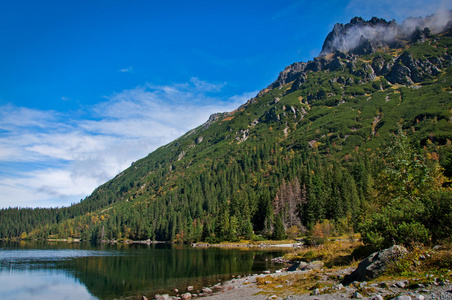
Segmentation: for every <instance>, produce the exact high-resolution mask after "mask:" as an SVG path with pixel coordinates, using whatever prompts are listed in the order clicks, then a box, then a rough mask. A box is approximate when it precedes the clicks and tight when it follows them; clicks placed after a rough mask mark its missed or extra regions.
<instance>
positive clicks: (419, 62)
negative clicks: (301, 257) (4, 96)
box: [0, 17, 452, 241]
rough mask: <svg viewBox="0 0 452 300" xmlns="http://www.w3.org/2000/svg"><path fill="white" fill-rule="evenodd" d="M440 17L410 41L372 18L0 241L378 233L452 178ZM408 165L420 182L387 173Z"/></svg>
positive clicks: (19, 222)
mask: <svg viewBox="0 0 452 300" xmlns="http://www.w3.org/2000/svg"><path fill="white" fill-rule="evenodd" d="M433 19H434V17H429V18H426V19H416V20H417V22H418V23H417V25H418V26H416V27H414V29H413V28H412V30H408V28H409V26H408V25H407V23H404V24H402V25H398V24H396V23H395V22H394V21H393V22H386V21H385V20H383V19H377V18H373V19H372V20H370V21H364V20H362V19H360V18H354V19H352V21H351V23H349V24H346V25H342V24H338V25H336V26H335V28H334V29H333V31H332V33H330V34H329V35H328V37H327V39H326V40H325V44H324V47H323V50H322V53H321V55H320V56H319V57H317V58H315V59H314V60H313V61H309V62H306V63H305V62H299V63H294V64H292V65H290V66H288V67H286V68H285V69H284V70H283V71H282V72H281V73H280V74H279V77H278V78H277V80H276V81H275V82H274V83H272V84H271V85H270V86H269V87H268V88H266V89H264V90H262V91H261V92H260V93H259V94H258V95H257V96H256V97H255V98H252V99H250V100H249V101H248V102H247V103H245V104H244V105H242V106H241V107H239V108H237V109H236V110H235V111H232V112H225V113H218V114H214V115H212V116H211V117H210V118H209V120H208V121H207V122H206V123H205V124H203V125H202V126H199V127H198V128H195V129H193V130H191V131H190V132H188V133H186V134H185V135H184V136H182V137H180V138H178V139H177V140H175V141H173V142H171V143H169V144H168V145H166V146H163V147H161V148H159V149H157V150H156V151H154V152H153V153H151V154H149V155H148V156H147V157H145V158H143V159H141V160H139V161H136V162H135V163H133V164H132V166H131V167H130V168H128V169H126V170H124V171H123V172H121V173H120V174H118V175H117V176H116V177H115V178H113V179H112V180H110V181H108V182H107V183H105V184H103V185H101V186H100V187H98V188H97V189H96V190H95V191H94V192H93V193H92V195H91V196H89V197H87V198H86V199H84V200H83V201H81V202H80V203H78V204H75V205H72V206H71V207H66V208H60V209H14V208H10V209H4V210H1V211H0V237H1V238H10V237H20V236H21V237H22V238H25V237H32V238H47V237H57V238H67V237H72V238H82V239H85V240H89V239H91V240H100V239H103V240H112V239H115V240H118V239H137V240H146V239H151V240H169V241H173V240H178V241H199V240H207V241H220V240H236V239H238V238H240V237H245V238H253V237H254V236H255V234H263V235H266V236H270V237H273V238H282V237H284V235H285V233H286V232H288V233H295V234H296V233H298V232H301V231H305V230H310V229H312V228H313V227H314V226H315V225H316V223H318V222H322V221H323V220H325V219H327V220H329V221H330V222H331V223H332V224H334V226H335V228H336V229H337V230H339V231H350V230H353V229H355V230H357V229H358V228H366V226H368V227H367V228H369V226H370V225H365V224H367V223H366V221H368V220H369V218H370V217H369V216H370V215H371V214H372V213H374V212H377V211H379V209H380V207H381V206H382V204H383V203H387V201H390V200H389V199H391V198H395V197H398V196H400V195H396V192H395V190H397V189H398V187H399V188H401V189H403V190H405V191H407V194H406V195H405V194H404V197H405V198H409V197H412V196H416V197H418V196H419V194H420V193H421V192H422V191H423V188H425V189H431V188H432V186H433V185H435V186H436V187H438V188H439V187H440V186H441V185H447V176H450V175H452V174H451V173H452V156H451V155H450V153H451V149H452V145H451V142H450V141H451V140H452V123H451V120H452V116H451V111H452V56H451V55H452V31H451V26H450V25H451V24H452V23H449V24H448V25H449V26H448V25H447V23H446V26H442V27H441V28H439V27H435V26H433V25H434V24H437V22H433V21H432V20H433ZM449 19H451V18H449ZM410 24H411V23H410ZM427 25H431V26H430V27H427ZM388 32H390V33H391V36H389V34H388ZM356 35H359V36H358V37H357V36H356ZM250 75H251V76H252V74H250ZM388 150H389V151H388ZM400 153H405V154H407V155H409V156H406V157H408V158H407V159H408V160H411V162H410V161H408V162H407V163H406V165H407V166H408V167H407V168H406V169H404V170H402V171H400V174H399V175H401V176H402V177H403V174H405V173H407V170H408V171H409V172H412V174H409V175H410V176H411V175H413V176H411V177H412V178H411V177H410V178H408V177H407V179H403V178H398V179H397V177H394V178H392V179H391V176H390V175H388V173H387V171H385V170H387V169H388V166H390V167H391V168H392V169H393V170H395V171H397V168H396V167H397V164H400V161H401V160H400V159H399V158H400V157H398V156H397V155H399V154H400ZM410 155H411V156H410ZM413 162H414V165H413ZM438 163H441V165H442V166H443V167H444V172H443V173H444V174H445V175H446V176H443V175H441V174H440V173H438V172H439V171H438V168H437V166H438ZM391 164H392V165H391ZM410 168H411V169H410ZM421 168H424V169H423V170H430V171H429V172H430V173H429V174H430V175H429V176H433V175H431V174H435V180H432V183H431V185H425V186H422V184H420V183H419V182H425V180H424V179H425V178H424V177H423V178H421V177H420V176H421V175H422V174H421V173H420V172H421V171H419V170H421ZM410 170H411V171H410ZM435 170H436V171H435ZM385 172H386V173H385ZM409 172H408V173H409ZM426 172H427V171H426ZM435 172H437V173H435ZM382 174H383V175H382ZM384 174H386V175H384ZM396 175H397V174H396ZM419 178H421V179H419ZM389 179H391V180H392V181H388V180H389ZM418 179H419V180H418ZM404 180H405V181H404ZM416 180H418V181H416ZM433 181H435V182H433ZM404 183H406V184H405V186H403V184H404ZM401 184H402V186H399V185H401ZM418 184H419V185H418ZM414 185H416V186H414ZM410 186H411V187H412V189H411V188H410V189H407V187H410ZM391 187H392V188H393V190H391ZM416 222H417V221H416ZM360 224H361V225H360ZM363 224H364V225H363ZM363 226H364V227H363Z"/></svg>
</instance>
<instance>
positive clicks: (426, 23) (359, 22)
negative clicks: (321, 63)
mask: <svg viewBox="0 0 452 300" xmlns="http://www.w3.org/2000/svg"><path fill="white" fill-rule="evenodd" d="M451 20H452V12H451V11H443V12H441V13H437V14H435V15H431V16H428V17H426V18H408V19H406V20H405V21H404V22H403V23H402V24H401V25H399V24H397V23H396V21H395V20H392V21H389V22H388V21H386V20H385V19H380V18H376V17H373V18H372V19H370V20H369V21H365V20H364V19H362V18H360V17H355V18H353V19H351V21H350V23H348V24H345V25H344V24H336V25H334V28H333V30H332V31H331V32H330V33H329V34H328V36H327V37H326V39H325V42H324V43H323V47H322V51H321V53H320V56H325V55H328V54H330V53H334V52H335V51H342V52H351V53H354V54H358V55H363V54H370V53H373V52H375V49H377V48H379V47H392V48H394V47H397V48H398V47H400V45H401V40H405V41H409V42H411V43H419V42H421V43H422V42H425V40H426V38H428V37H430V36H431V33H432V32H433V33H440V32H443V31H448V30H450V28H451V25H452V24H451V23H450V21H451Z"/></svg>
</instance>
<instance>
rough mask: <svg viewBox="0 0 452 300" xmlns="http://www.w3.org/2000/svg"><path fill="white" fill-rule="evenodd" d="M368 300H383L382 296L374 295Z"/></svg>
mask: <svg viewBox="0 0 452 300" xmlns="http://www.w3.org/2000/svg"><path fill="white" fill-rule="evenodd" d="M370 300H384V298H383V296H382V295H375V296H372V297H371V298H370Z"/></svg>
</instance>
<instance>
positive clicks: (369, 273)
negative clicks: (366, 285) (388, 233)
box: [342, 245, 408, 285]
mask: <svg viewBox="0 0 452 300" xmlns="http://www.w3.org/2000/svg"><path fill="white" fill-rule="evenodd" d="M406 253H408V251H407V250H406V249H405V248H404V247H402V246H397V245H395V246H392V247H390V248H388V249H385V250H381V251H379V252H374V253H372V254H371V255H369V256H368V257H367V258H366V259H365V260H363V261H362V262H360V263H359V265H358V267H357V268H356V269H355V270H354V271H353V272H352V273H351V274H350V275H346V276H345V277H344V280H342V284H344V285H348V284H350V283H352V282H353V281H365V280H370V279H374V278H377V277H378V276H380V275H381V274H382V273H383V272H384V271H386V268H387V266H388V264H389V263H392V262H394V261H397V260H398V259H399V258H400V257H402V256H404V255H405V254H406Z"/></svg>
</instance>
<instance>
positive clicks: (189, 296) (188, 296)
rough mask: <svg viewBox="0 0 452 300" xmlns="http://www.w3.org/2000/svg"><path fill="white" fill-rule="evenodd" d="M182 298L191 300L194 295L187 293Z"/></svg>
mask: <svg viewBox="0 0 452 300" xmlns="http://www.w3.org/2000/svg"><path fill="white" fill-rule="evenodd" d="M180 297H181V299H183V300H190V299H191V298H192V295H191V294H190V293H185V294H182V295H181V296H180Z"/></svg>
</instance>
